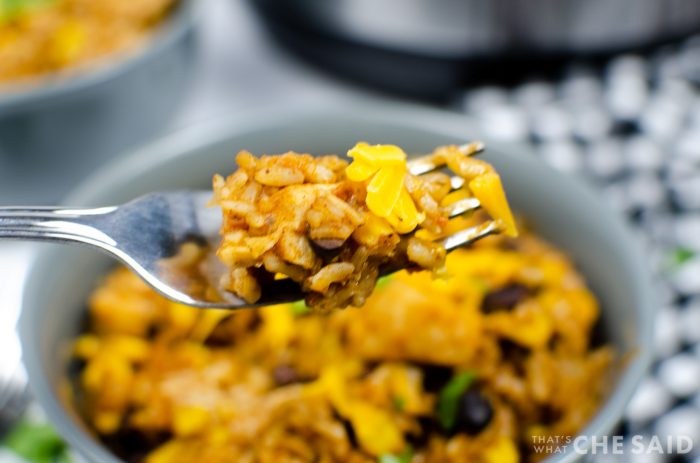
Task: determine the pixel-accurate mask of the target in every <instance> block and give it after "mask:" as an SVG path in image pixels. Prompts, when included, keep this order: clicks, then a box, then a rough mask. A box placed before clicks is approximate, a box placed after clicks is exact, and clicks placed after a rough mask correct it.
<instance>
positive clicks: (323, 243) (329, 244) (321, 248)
mask: <svg viewBox="0 0 700 463" xmlns="http://www.w3.org/2000/svg"><path fill="white" fill-rule="evenodd" d="M344 244H345V240H341V239H339V238H323V239H317V240H311V247H312V248H313V250H314V252H315V253H316V255H317V256H319V257H320V258H321V259H325V260H330V259H332V258H334V257H336V256H337V255H338V254H340V252H341V251H342V250H343V245H344Z"/></svg>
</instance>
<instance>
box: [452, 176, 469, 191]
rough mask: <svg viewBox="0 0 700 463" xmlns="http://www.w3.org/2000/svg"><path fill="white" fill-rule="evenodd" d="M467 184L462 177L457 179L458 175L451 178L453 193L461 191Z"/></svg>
mask: <svg viewBox="0 0 700 463" xmlns="http://www.w3.org/2000/svg"><path fill="white" fill-rule="evenodd" d="M465 183H467V181H466V180H464V179H463V178H462V177H457V176H456V175H453V176H452V177H450V187H451V188H452V191H454V190H459V189H460V188H462V187H463V186H464V184H465Z"/></svg>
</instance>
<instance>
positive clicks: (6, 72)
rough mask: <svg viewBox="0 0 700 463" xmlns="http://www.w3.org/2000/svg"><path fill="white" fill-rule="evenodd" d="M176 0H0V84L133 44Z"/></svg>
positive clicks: (91, 62)
mask: <svg viewBox="0 0 700 463" xmlns="http://www.w3.org/2000/svg"><path fill="white" fill-rule="evenodd" d="M175 4H176V0H130V1H120V0H99V1H94V0H12V1H9V0H7V1H0V84H7V83H17V82H20V81H25V80H27V79H31V78H35V77H40V76H45V75H47V74H52V73H57V72H61V73H64V72H68V71H75V70H79V69H85V68H90V67H92V66H95V65H97V64H98V63H99V62H101V61H104V60H105V59H106V58H110V57H113V56H114V55H118V54H124V53H128V52H131V51H133V50H135V49H138V47H139V46H141V45H142V44H143V43H144V41H146V40H147V39H148V38H149V37H150V35H151V33H152V31H153V30H154V28H155V27H156V26H157V25H159V24H160V23H161V22H162V20H163V19H164V18H165V17H167V15H168V13H169V12H170V11H171V10H172V8H173V7H174V5H175Z"/></svg>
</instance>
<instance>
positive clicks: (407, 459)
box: [379, 446, 413, 463]
mask: <svg viewBox="0 0 700 463" xmlns="http://www.w3.org/2000/svg"><path fill="white" fill-rule="evenodd" d="M412 459H413V449H412V448H411V447H410V446H408V447H406V448H405V449H404V450H403V452H401V453H400V454H399V455H394V454H393V453H385V454H384V455H382V456H380V457H379V463H411V460H412Z"/></svg>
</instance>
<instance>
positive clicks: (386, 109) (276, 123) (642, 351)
mask: <svg viewBox="0 0 700 463" xmlns="http://www.w3.org/2000/svg"><path fill="white" fill-rule="evenodd" d="M348 116H349V117H351V118H354V119H356V120H357V119H360V120H363V121H370V122H371V121H377V122H382V123H387V122H391V123H394V124H397V125H399V126H401V127H405V128H409V129H410V128H415V129H420V130H428V131H431V132H434V133H436V134H440V133H442V134H445V135H446V136H451V137H455V136H457V137H465V136H474V135H475V133H474V129H473V128H474V127H476V125H475V123H474V121H473V119H471V118H469V117H467V116H464V115H460V114H457V113H452V112H448V111H444V110H438V109H432V108H428V107H424V106H419V105H416V104H410V103H396V102H392V103H386V102H384V103H381V102H379V103H377V102H376V100H375V101H374V102H373V103H368V102H365V101H362V100H360V101H357V100H356V101H351V100H349V99H348V101H346V102H345V103H344V104H341V105H338V104H334V105H328V104H325V105H321V106H309V107H306V108H303V109H300V108H299V107H296V106H295V107H290V108H286V107H285V108H276V109H274V111H270V110H257V111H252V112H250V113H245V114H242V113H239V114H236V115H233V116H228V117H226V118H224V119H221V120H217V121H214V122H212V121H209V122H205V123H200V124H198V125H194V126H192V127H189V128H187V129H184V130H181V131H178V132H175V133H172V134H170V135H167V136H165V137H163V138H161V139H159V140H156V141H154V142H152V143H149V144H147V145H145V146H143V147H141V148H139V149H136V150H133V151H131V152H130V153H129V154H128V155H126V156H123V157H120V158H117V159H116V160H114V161H112V162H110V163H108V164H107V165H105V166H103V167H102V168H100V169H99V170H98V171H97V172H95V174H94V175H92V176H91V177H90V178H88V179H87V180H86V181H85V182H84V183H83V184H81V185H80V186H78V187H77V188H76V189H75V190H73V192H72V193H71V194H69V195H68V196H67V197H66V199H65V201H63V204H66V205H71V206H81V205H84V206H90V204H86V198H91V197H92V196H93V192H97V191H101V190H103V189H105V188H107V189H109V188H111V187H112V185H113V184H114V183H118V182H120V181H121V179H123V178H128V177H129V176H130V174H131V173H133V171H134V166H138V170H153V168H154V167H156V166H158V165H161V164H163V163H170V162H173V161H176V160H177V159H178V158H180V157H183V156H188V153H190V152H191V151H193V150H195V149H201V148H204V147H207V146H212V145H215V144H217V143H218V142H221V141H223V140H225V139H227V138H235V137H239V136H243V135H245V134H247V133H251V132H254V131H256V130H262V129H265V128H270V127H280V126H284V125H285V123H286V122H285V121H289V120H295V121H299V120H304V119H307V120H313V119H317V120H318V119H319V118H324V119H326V118H338V119H341V120H342V118H347V117H348ZM486 142H487V144H488V146H490V147H491V148H492V149H493V150H494V151H499V152H500V153H502V154H503V155H504V156H506V157H514V156H515V154H513V153H516V152H517V153H518V154H517V156H526V157H530V158H535V155H534V154H533V153H532V151H531V150H530V149H529V148H527V147H526V146H524V145H522V144H516V143H502V142H501V143H499V142H491V141H488V140H486ZM542 168H543V169H544V170H546V171H547V172H548V174H549V175H558V176H565V177H567V182H568V183H569V185H570V186H571V188H573V189H576V190H578V191H577V194H581V195H585V196H588V198H592V199H594V200H596V201H598V204H600V210H601V211H602V214H604V215H605V216H607V217H608V218H609V219H611V221H612V224H611V226H614V227H615V228H617V230H618V231H619V232H620V233H622V234H623V235H624V236H625V237H626V240H625V242H624V243H621V245H622V246H625V247H626V248H627V249H626V253H627V254H628V255H629V257H630V258H631V259H632V260H633V261H634V264H635V265H634V266H633V267H632V269H633V270H632V272H633V275H632V278H633V279H634V280H635V281H637V282H639V283H642V284H639V285H638V286H639V290H640V291H641V294H640V297H639V301H640V302H639V304H640V305H639V307H638V308H637V312H638V314H639V324H640V325H639V332H638V333H637V336H636V339H635V340H636V341H637V342H638V343H639V345H638V346H635V351H634V356H633V358H631V359H627V360H628V361H627V362H626V363H625V366H626V368H625V371H624V373H623V374H622V375H620V377H619V381H618V383H617V385H616V387H615V388H614V389H613V390H612V391H611V393H610V395H609V396H608V397H607V398H606V400H605V402H604V403H603V404H601V405H600V407H599V408H598V410H597V412H596V413H595V414H594V415H593V417H592V418H591V419H590V420H589V421H588V423H587V424H586V426H585V427H584V428H583V429H582V430H580V432H579V433H578V434H577V435H578V436H602V435H604V434H605V433H608V432H610V431H611V430H612V429H613V427H614V426H615V425H616V424H617V423H618V422H619V420H620V419H621V418H622V416H623V413H624V408H625V406H626V404H627V402H628V401H629V399H630V398H631V396H632V394H633V392H634V391H635V389H636V387H637V385H638V384H639V382H640V381H641V379H642V378H643V377H644V375H645V373H646V371H647V370H648V368H649V366H650V364H651V359H652V353H651V344H652V342H651V341H652V339H653V337H652V333H653V314H654V313H655V311H656V307H657V306H658V304H657V299H656V297H655V295H654V291H653V289H652V286H653V285H652V278H651V273H650V271H649V268H648V264H647V262H646V261H645V260H644V258H643V256H644V253H643V252H642V249H643V248H642V245H641V242H640V240H639V239H638V237H637V236H636V235H635V234H634V233H632V230H631V227H630V225H629V224H628V223H626V222H625V221H623V220H622V218H621V217H620V216H619V214H617V213H615V212H614V211H613V210H612V208H611V207H610V206H609V204H608V203H607V202H605V201H603V199H602V197H601V196H600V194H598V193H597V192H596V191H594V190H593V189H592V188H590V187H589V186H588V185H586V184H585V183H584V182H583V181H582V180H580V179H578V178H575V177H572V176H567V175H565V174H563V173H561V172H558V171H556V170H554V169H553V168H551V167H549V166H547V165H546V164H544V163H543V165H542ZM115 179H116V180H115ZM87 202H89V199H88V200H87ZM50 264H51V251H50V250H41V251H39V252H38V253H37V254H36V255H35V258H34V259H33V261H32V263H31V266H30V271H29V272H28V276H27V278H26V280H25V283H24V291H23V299H22V306H23V310H22V311H21V313H20V318H19V324H18V331H19V334H20V341H21V345H22V359H23V362H24V365H25V368H26V370H27V374H28V378H29V382H30V388H31V389H32V391H33V392H34V395H35V397H36V398H37V400H38V402H39V403H40V405H41V406H42V407H43V408H44V410H45V412H46V414H47V416H48V417H49V419H50V421H51V422H52V423H61V422H63V423H67V425H66V426H61V427H59V428H58V431H59V433H60V434H61V435H62V436H63V437H64V438H65V439H66V441H67V442H69V443H70V444H71V445H72V446H74V448H76V449H77V450H78V451H80V452H86V453H87V454H88V455H90V456H93V457H97V460H96V461H100V462H106V463H124V462H123V461H122V460H120V459H119V458H117V457H116V456H115V455H113V454H112V453H111V452H110V451H109V450H108V449H107V448H106V447H105V446H104V445H102V444H101V443H99V442H98V441H97V440H95V439H92V438H90V437H89V435H90V433H89V431H87V430H86V429H85V428H83V427H81V426H80V425H79V424H76V423H74V422H73V420H72V419H71V416H70V413H69V412H68V410H67V409H66V408H65V407H64V406H63V405H62V404H61V402H60V400H59V398H58V397H57V395H56V393H55V390H54V388H53V387H52V386H51V384H50V382H49V379H48V378H47V377H46V376H45V375H44V374H43V368H42V364H41V361H40V355H39V352H38V348H37V346H36V342H35V340H34V339H33V338H34V337H33V334H34V333H33V328H32V325H33V322H32V320H30V318H31V317H29V316H28V315H25V314H27V313H28V312H29V311H30V310H24V306H25V305H26V299H27V297H26V295H27V294H29V293H30V292H31V291H32V287H33V286H34V284H33V283H32V281H36V278H34V277H35V274H36V273H39V270H40V269H41V268H42V267H46V266H47V265H50ZM590 441H591V440H590V439H587V441H586V443H585V444H584V445H583V446H579V447H589V446H590V443H591V442H590ZM572 447H573V446H568V447H567V449H566V450H565V451H564V452H563V453H561V454H556V455H552V456H550V457H548V458H547V459H545V460H544V461H545V463H571V462H574V461H578V460H579V458H581V456H582V455H580V454H578V453H575V451H574V449H573V448H572Z"/></svg>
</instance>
